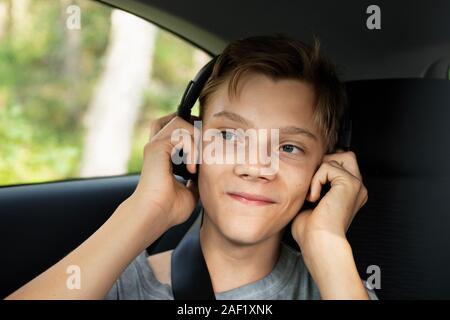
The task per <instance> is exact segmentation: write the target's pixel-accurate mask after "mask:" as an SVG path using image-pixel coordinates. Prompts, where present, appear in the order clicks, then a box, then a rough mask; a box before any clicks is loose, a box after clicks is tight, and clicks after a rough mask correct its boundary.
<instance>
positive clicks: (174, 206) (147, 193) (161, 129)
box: [130, 113, 200, 228]
mask: <svg viewBox="0 0 450 320" xmlns="http://www.w3.org/2000/svg"><path fill="white" fill-rule="evenodd" d="M193 118H195V117H193ZM176 129H185V130H187V131H188V132H189V134H190V138H191V139H190V141H191V143H190V144H187V145H184V144H183V143H182V142H181V145H182V148H183V153H186V154H187V156H188V157H191V158H190V159H191V161H190V164H186V166H187V169H188V171H189V172H191V173H195V171H196V165H195V164H196V163H197V161H196V160H197V157H198V150H197V147H196V146H195V144H194V130H197V131H198V129H197V128H195V127H194V126H193V125H192V124H190V123H189V122H187V121H185V120H183V119H182V118H180V117H178V116H176V114H175V113H172V114H169V115H167V116H165V117H162V118H159V119H156V120H155V121H153V122H152V124H151V133H150V141H149V142H148V143H147V144H146V145H145V147H144V162H143V165H142V171H141V176H140V179H139V183H138V185H137V187H136V190H135V191H134V193H133V194H132V196H131V197H130V198H132V199H133V201H135V202H137V203H138V204H139V206H138V207H139V208H140V210H143V211H144V214H145V213H146V212H145V211H146V210H154V208H155V206H156V207H157V208H158V209H161V211H160V212H161V219H165V222H166V223H167V226H168V227H169V228H170V227H172V226H174V225H177V224H180V223H183V222H184V221H186V220H187V219H188V218H189V216H190V214H191V213H192V211H193V210H194V208H195V206H196V204H197V201H198V198H199V193H198V188H197V185H196V184H195V183H194V182H193V181H192V180H189V181H188V183H187V185H186V186H185V185H184V184H182V183H180V182H179V181H177V180H176V178H175V176H174V175H173V171H172V166H173V163H172V158H171V155H172V154H174V152H175V150H176V149H175V146H177V149H180V146H181V145H180V141H175V142H174V143H172V141H171V135H172V133H173V132H174V131H175V130H176ZM199 134H200V133H199ZM194 160H195V161H194Z"/></svg>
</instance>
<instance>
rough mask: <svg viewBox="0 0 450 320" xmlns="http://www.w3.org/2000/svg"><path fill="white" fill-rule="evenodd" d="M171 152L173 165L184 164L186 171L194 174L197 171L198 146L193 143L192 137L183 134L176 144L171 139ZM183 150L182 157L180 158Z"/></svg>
mask: <svg viewBox="0 0 450 320" xmlns="http://www.w3.org/2000/svg"><path fill="white" fill-rule="evenodd" d="M170 143H171V144H172V150H171V159H172V163H173V164H180V163H184V164H185V165H186V168H187V170H188V171H189V172H190V173H192V174H194V173H195V172H196V171H197V163H198V158H199V154H200V152H199V150H198V145H197V144H196V143H195V140H194V137H193V136H192V135H190V134H188V133H187V131H186V132H185V134H183V137H182V138H181V140H179V141H178V142H177V141H176V139H175V140H172V139H171V142H170ZM181 150H183V156H182V157H181V156H180V153H181Z"/></svg>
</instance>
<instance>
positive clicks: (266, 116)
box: [198, 73, 325, 245]
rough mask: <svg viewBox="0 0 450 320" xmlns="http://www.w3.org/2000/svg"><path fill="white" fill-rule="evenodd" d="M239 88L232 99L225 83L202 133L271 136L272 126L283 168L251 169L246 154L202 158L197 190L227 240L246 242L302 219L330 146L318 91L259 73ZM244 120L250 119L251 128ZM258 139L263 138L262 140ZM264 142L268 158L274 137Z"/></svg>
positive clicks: (213, 98) (213, 100) (259, 165)
mask: <svg viewBox="0 0 450 320" xmlns="http://www.w3.org/2000/svg"><path fill="white" fill-rule="evenodd" d="M240 89H241V90H240V95H239V96H237V97H236V98H235V99H233V100H232V101H230V97H229V96H228V82H226V83H224V84H222V85H221V86H220V87H219V88H218V89H217V91H216V92H215V93H214V94H213V95H212V96H211V97H210V100H209V102H208V105H207V107H206V111H205V113H204V114H203V128H202V129H203V132H205V130H207V129H212V128H214V129H218V130H221V131H222V130H226V129H242V130H243V131H246V130H247V129H253V130H254V129H257V130H256V131H258V129H266V130H267V132H268V137H270V131H271V129H280V130H279V131H278V132H279V143H278V144H277V145H276V146H275V147H274V148H275V151H278V154H279V157H278V161H279V162H278V168H277V170H266V171H264V170H260V169H261V168H266V169H267V168H269V167H270V164H269V165H267V164H263V163H262V162H261V161H260V159H262V158H259V157H258V161H257V163H253V164H252V163H250V161H249V157H248V156H247V157H246V158H245V159H246V160H245V161H244V162H243V163H242V162H241V163H238V162H237V161H235V162H234V163H228V162H227V163H226V164H220V163H213V164H210V163H209V164H208V163H205V160H204V157H205V154H204V155H203V162H202V164H201V165H200V169H199V179H198V186H199V192H200V195H201V200H202V203H203V207H204V210H205V214H206V217H205V218H207V219H208V220H209V222H210V223H211V224H212V225H213V226H214V227H215V228H217V230H218V231H219V232H220V233H221V234H222V235H223V236H224V237H226V238H228V239H229V240H231V241H233V242H235V243H240V244H247V245H248V244H255V243H258V242H260V241H263V240H266V239H268V238H270V237H272V236H275V235H279V234H280V231H281V230H282V229H283V228H284V227H285V226H286V225H287V224H288V223H289V222H290V220H292V219H293V218H294V217H295V216H296V214H297V213H298V212H299V210H300V208H301V207H302V205H303V202H304V201H305V197H306V196H307V193H308V190H309V186H310V182H311V179H312V177H313V175H314V173H315V171H316V169H317V168H318V166H319V165H320V163H321V161H322V157H323V155H324V151H325V148H324V143H323V139H322V137H321V134H320V132H319V128H318V127H317V126H316V124H315V122H314V121H313V106H314V92H313V90H312V88H311V87H310V86H309V85H308V84H306V83H304V82H301V81H298V80H287V79H283V80H278V81H273V80H271V79H270V78H268V77H266V76H264V75H262V74H255V73H253V74H249V75H247V76H245V78H243V79H242V81H241V83H240ZM238 119H244V120H246V122H248V125H249V126H246V125H244V123H242V122H240V121H238ZM284 127H298V128H301V129H304V130H306V131H308V132H309V133H310V134H302V133H295V132H296V131H295V130H290V131H289V132H283V131H282V130H281V129H282V128H284ZM291 129H292V128H291ZM293 131H294V132H293ZM223 136H224V138H225V140H226V139H231V140H233V139H238V138H236V137H235V136H233V135H232V134H231V135H228V134H225V133H224V134H223ZM314 137H315V138H314ZM220 138H221V139H222V135H220ZM225 140H223V141H224V144H225ZM236 141H238V140H236ZM260 141H263V140H262V139H259V140H258V142H257V143H260ZM264 141H266V142H267V144H266V146H267V148H268V149H267V151H265V154H267V155H270V154H269V153H268V151H269V150H271V148H272V147H273V146H271V142H270V141H271V140H270V139H268V140H264ZM237 143H240V142H235V144H237ZM208 144H211V142H210V141H203V150H205V149H206V146H207V145H208ZM245 145H249V143H247V144H245ZM272 150H274V149H272ZM302 150H303V151H302ZM225 152H228V151H224V153H225ZM246 152H249V150H248V149H247V150H246ZM271 171H272V172H271ZM242 192H244V193H249V194H253V195H259V196H263V197H267V198H270V199H271V200H272V202H251V201H250V202H249V201H246V200H245V199H242V198H240V197H238V196H236V195H233V194H235V193H242Z"/></svg>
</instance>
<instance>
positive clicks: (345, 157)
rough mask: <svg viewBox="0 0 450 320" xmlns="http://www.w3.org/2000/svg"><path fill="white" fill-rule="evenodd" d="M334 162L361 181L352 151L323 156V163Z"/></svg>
mask: <svg viewBox="0 0 450 320" xmlns="http://www.w3.org/2000/svg"><path fill="white" fill-rule="evenodd" d="M327 161H336V162H337V163H338V164H339V165H341V166H342V167H343V168H344V169H345V170H347V171H348V172H350V173H351V174H352V175H353V176H355V177H356V178H358V179H359V180H362V176H361V172H360V170H359V166H358V161H357V159H356V155H355V153H354V152H353V151H347V152H339V153H332V154H327V155H324V157H323V162H327Z"/></svg>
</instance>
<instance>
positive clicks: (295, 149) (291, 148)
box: [281, 144, 304, 154]
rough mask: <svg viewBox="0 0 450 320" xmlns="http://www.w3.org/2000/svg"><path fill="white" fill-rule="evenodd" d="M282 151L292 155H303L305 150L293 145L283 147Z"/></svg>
mask: <svg viewBox="0 0 450 320" xmlns="http://www.w3.org/2000/svg"><path fill="white" fill-rule="evenodd" d="M281 149H282V151H284V152H287V153H290V154H298V153H303V152H304V151H303V149H301V148H299V147H297V146H294V145H293V144H285V145H283V146H281Z"/></svg>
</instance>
